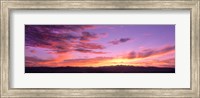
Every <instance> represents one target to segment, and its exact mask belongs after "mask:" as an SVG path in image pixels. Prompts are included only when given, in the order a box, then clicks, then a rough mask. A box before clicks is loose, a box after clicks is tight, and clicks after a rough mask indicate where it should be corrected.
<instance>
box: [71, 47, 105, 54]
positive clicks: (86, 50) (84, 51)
mask: <svg viewBox="0 0 200 98" xmlns="http://www.w3.org/2000/svg"><path fill="white" fill-rule="evenodd" d="M75 51H78V52H82V53H94V54H106V52H101V51H93V50H89V49H84V48H78V49H75Z"/></svg>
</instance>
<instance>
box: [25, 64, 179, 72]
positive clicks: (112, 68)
mask: <svg viewBox="0 0 200 98" xmlns="http://www.w3.org/2000/svg"><path fill="white" fill-rule="evenodd" d="M25 73H175V68H159V67H135V66H120V65H117V66H103V67H25Z"/></svg>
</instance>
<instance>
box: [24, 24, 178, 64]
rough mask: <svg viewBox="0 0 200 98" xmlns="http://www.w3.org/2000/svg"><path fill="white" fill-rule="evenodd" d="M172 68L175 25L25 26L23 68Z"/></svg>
mask: <svg viewBox="0 0 200 98" xmlns="http://www.w3.org/2000/svg"><path fill="white" fill-rule="evenodd" d="M118 65H121V66H142V67H170V68H175V25H25V66H26V67H66V66H71V67H101V66H118Z"/></svg>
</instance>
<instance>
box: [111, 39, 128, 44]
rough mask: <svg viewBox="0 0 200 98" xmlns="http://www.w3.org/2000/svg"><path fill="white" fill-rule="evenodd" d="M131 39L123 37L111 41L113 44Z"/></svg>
mask: <svg viewBox="0 0 200 98" xmlns="http://www.w3.org/2000/svg"><path fill="white" fill-rule="evenodd" d="M129 40H131V39H130V38H121V39H118V40H113V41H110V42H109V43H111V44H113V45H118V44H120V43H125V42H127V41H129Z"/></svg>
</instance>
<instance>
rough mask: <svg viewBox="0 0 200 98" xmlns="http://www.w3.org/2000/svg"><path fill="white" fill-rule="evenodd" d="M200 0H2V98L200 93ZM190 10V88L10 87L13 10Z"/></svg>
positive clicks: (194, 94)
mask: <svg viewBox="0 0 200 98" xmlns="http://www.w3.org/2000/svg"><path fill="white" fill-rule="evenodd" d="M199 3H200V1H199V0H190V1H185V0H174V1H168V0H156V1H155V0H142V1H135V0H133V1H132V0H124V1H118V0H108V1H107V0H101V1H97V0H83V1H81V0H75V1H72V0H69V1H68V0H55V1H52V0H45V1H38V0H27V1H25V0H12V1H10V0H1V56H0V57H1V66H0V74H1V75H0V79H1V80H0V84H1V94H0V96H1V97H2V98H7V97H103V98H104V97H114V98H115V97H123V98H124V97H192V98H198V97H200V85H199V84H200V78H199V76H200V75H199V74H200V73H199V70H200V64H199V61H200V53H199V50H200V48H199V45H200V43H199V42H200V39H199V37H200V35H199V27H200V26H199V23H200V16H199V13H200V6H199ZM23 9H25V10H91V9H92V10H97V9H104V10H109V9H113V10H115V9H121V10H144V9H145V10H156V9H157V10H164V9H168V10H175V9H178V10H184V9H187V10H190V16H191V17H190V18H191V19H190V21H191V26H190V29H191V30H190V31H191V32H190V35H191V37H190V38H191V40H190V43H191V44H190V45H191V51H190V53H191V57H190V58H191V59H190V60H191V65H190V66H191V80H190V81H191V83H190V85H191V86H190V88H188V89H184V88H183V89H181V88H10V82H11V81H10V78H9V77H10V75H11V72H10V69H11V68H10V66H9V65H10V64H11V60H10V58H11V55H10V41H9V40H10V33H9V32H10V18H9V17H10V12H11V11H12V10H23Z"/></svg>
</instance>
